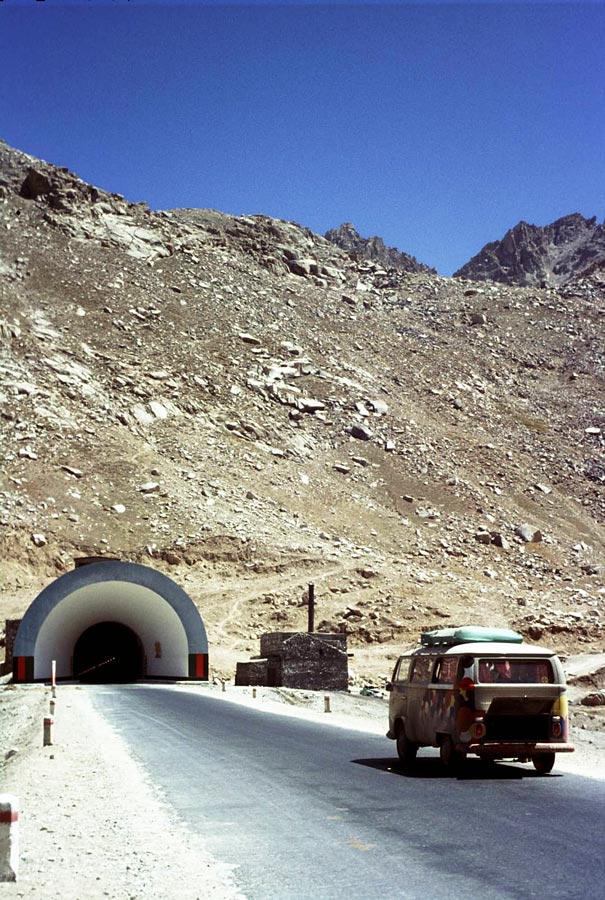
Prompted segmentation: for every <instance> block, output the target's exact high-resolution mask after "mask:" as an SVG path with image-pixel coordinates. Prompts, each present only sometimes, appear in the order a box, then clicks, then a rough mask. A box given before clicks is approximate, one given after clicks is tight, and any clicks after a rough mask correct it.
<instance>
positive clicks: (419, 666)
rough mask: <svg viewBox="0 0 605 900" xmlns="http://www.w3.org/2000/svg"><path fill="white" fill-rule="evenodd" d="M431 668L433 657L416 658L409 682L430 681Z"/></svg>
mask: <svg viewBox="0 0 605 900" xmlns="http://www.w3.org/2000/svg"><path fill="white" fill-rule="evenodd" d="M432 668H433V657H431V656H417V657H416V658H415V659H414V662H413V663H412V671H411V674H410V681H412V682H414V683H416V682H418V681H430V680H431V670H432Z"/></svg>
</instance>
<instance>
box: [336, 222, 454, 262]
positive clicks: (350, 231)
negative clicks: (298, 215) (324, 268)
mask: <svg viewBox="0 0 605 900" xmlns="http://www.w3.org/2000/svg"><path fill="white" fill-rule="evenodd" d="M325 237H326V238H327V240H328V241H331V242H332V243H333V244H336V246H337V247H340V248H341V249H342V250H345V251H346V252H347V253H349V254H350V255H351V256H352V257H353V258H354V259H356V260H360V259H369V260H372V261H373V262H377V263H380V264H381V265H383V266H385V267H386V268H388V269H400V270H401V271H403V272H417V273H420V272H427V273H432V274H436V273H435V269H431V268H430V267H429V266H426V265H424V263H421V262H418V260H417V259H415V258H414V257H413V256H410V255H409V254H408V253H402V252H400V251H399V250H397V249H396V248H395V247H387V246H386V244H385V243H384V241H383V240H382V238H380V237H370V238H364V237H361V235H360V234H359V233H358V232H357V230H356V229H355V227H354V226H353V225H352V224H351V223H350V222H344V223H343V224H342V225H339V226H338V228H333V229H331V230H330V231H326V234H325Z"/></svg>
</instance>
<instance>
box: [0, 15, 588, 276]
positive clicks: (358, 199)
mask: <svg viewBox="0 0 605 900" xmlns="http://www.w3.org/2000/svg"><path fill="white" fill-rule="evenodd" d="M0 59H1V60H2V81H1V84H0V138H3V139H4V140H5V141H7V143H9V144H11V145H13V146H15V147H18V148H19V149H21V150H25V151H26V152H28V153H32V154H33V155H35V156H39V157H41V158H42V159H46V160H48V161H49V162H53V163H56V164H57V165H65V166H68V167H69V168H70V169H71V170H73V171H75V172H76V173H77V174H78V175H79V176H80V177H81V178H84V179H85V180H86V181H90V182H92V183H93V184H96V185H98V186H99V187H102V188H105V189H107V190H110V191H116V192H119V193H121V194H124V195H125V196H126V197H127V198H128V199H129V200H133V201H138V200H146V201H147V202H148V203H149V204H150V206H152V207H153V208H156V209H170V208H175V207H182V206H190V207H212V208H214V209H219V210H222V211H224V212H230V213H235V214H251V213H265V214H267V215H270V216H275V217H278V218H283V219H290V220H294V221H297V222H299V223H301V224H302V225H306V226H308V227H309V228H311V229H313V230H314V231H317V232H319V233H324V232H325V231H326V230H327V229H328V228H333V227H335V226H337V225H339V224H340V223H341V222H344V221H350V222H353V224H354V225H355V227H356V228H357V230H358V231H359V232H360V233H361V234H362V235H364V236H366V237H367V236H370V235H374V234H377V235H380V236H381V237H382V238H383V239H384V240H385V242H386V243H387V244H389V245H391V246H396V247H398V248H399V249H401V250H405V251H406V252H408V253H412V254H413V255H414V256H416V257H418V259H420V260H421V261H423V262H426V263H429V264H430V265H433V266H435V267H436V268H437V269H438V270H439V271H440V272H441V273H443V274H451V272H452V271H453V270H454V269H456V268H457V267H459V266H460V265H462V264H463V263H464V262H466V261H467V260H468V259H469V258H470V257H471V256H472V255H474V254H475V253H476V252H477V251H478V250H479V249H480V248H481V247H482V246H483V245H484V244H485V243H486V242H487V241H490V240H495V239H497V238H499V237H501V236H502V235H503V234H504V232H505V231H506V230H507V229H508V228H510V227H512V226H513V225H515V224H516V223H517V222H518V221H519V220H521V219H525V220H526V221H529V222H532V223H534V224H537V225H545V224H547V223H548V222H551V221H553V220H554V219H556V218H559V217H560V216H563V215H566V214H568V213H571V212H581V213H583V214H584V215H586V216H592V215H596V216H597V217H598V219H599V221H601V220H602V219H603V217H604V215H605V5H603V3H601V2H593V3H577V4H576V3H569V2H568V3H561V4H551V3H522V2H517V3H509V4H505V3H499V2H498V3H495V2H483V3H468V2H466V3H458V4H455V3H436V2H432V0H425V2H423V3H416V4H408V3H393V4H390V5H387V4H380V3H375V2H365V3H359V2H354V0H353V2H349V3H348V4H346V3H341V2H331V3H325V4H310V3H308V2H305V0H299V2H294V0H292V2H290V3H287V2H282V3H272V2H265V3H260V2H253V0H249V2H247V3H236V2H231V0H227V2H223V3H221V4H219V3H216V2H212V0H198V2H185V3H176V2H172V3H171V2H165V3H163V4H162V3H158V2H152V0H147V2H144V0H130V2H128V0H113V2H112V0H104V2H102V0H89V2H86V0H38V2H36V0H0Z"/></svg>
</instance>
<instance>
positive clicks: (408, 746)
mask: <svg viewBox="0 0 605 900" xmlns="http://www.w3.org/2000/svg"><path fill="white" fill-rule="evenodd" d="M417 753H418V744H413V743H412V741H409V740H408V739H407V737H406V735H405V725H400V726H399V729H398V731H397V756H398V757H399V759H400V760H401V762H402V763H403V765H404V766H409V765H411V764H412V763H413V762H414V760H415V759H416V754H417Z"/></svg>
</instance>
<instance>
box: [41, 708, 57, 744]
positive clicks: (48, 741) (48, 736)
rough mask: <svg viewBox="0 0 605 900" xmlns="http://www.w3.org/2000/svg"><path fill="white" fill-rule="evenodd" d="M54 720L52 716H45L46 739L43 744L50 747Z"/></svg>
mask: <svg viewBox="0 0 605 900" xmlns="http://www.w3.org/2000/svg"><path fill="white" fill-rule="evenodd" d="M54 724H55V723H54V720H53V719H52V718H51V717H50V716H45V717H44V740H43V746H44V747H50V746H51V745H52V742H53V725H54Z"/></svg>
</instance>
